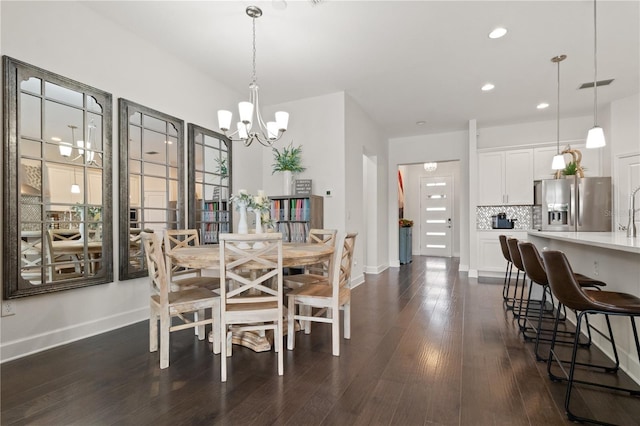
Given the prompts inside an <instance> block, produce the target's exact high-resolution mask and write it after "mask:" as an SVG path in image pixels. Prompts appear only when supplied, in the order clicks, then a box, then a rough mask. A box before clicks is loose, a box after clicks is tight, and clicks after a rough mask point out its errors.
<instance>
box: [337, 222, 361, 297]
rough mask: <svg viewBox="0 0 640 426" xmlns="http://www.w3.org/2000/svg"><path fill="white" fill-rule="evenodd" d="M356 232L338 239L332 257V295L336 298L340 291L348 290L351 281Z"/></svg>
mask: <svg viewBox="0 0 640 426" xmlns="http://www.w3.org/2000/svg"><path fill="white" fill-rule="evenodd" d="M357 235H358V233H357V232H351V233H348V234H346V235H345V236H344V237H341V238H338V248H337V249H336V251H335V252H334V257H333V259H334V260H333V275H332V280H331V283H332V285H333V293H334V294H333V295H334V297H337V295H338V293H339V292H340V289H344V288H349V287H350V286H349V284H350V281H351V266H352V265H353V251H354V249H355V246H356V236H357Z"/></svg>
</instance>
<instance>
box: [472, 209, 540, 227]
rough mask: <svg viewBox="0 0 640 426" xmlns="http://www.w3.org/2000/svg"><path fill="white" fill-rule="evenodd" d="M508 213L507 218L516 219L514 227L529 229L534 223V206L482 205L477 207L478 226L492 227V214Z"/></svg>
mask: <svg viewBox="0 0 640 426" xmlns="http://www.w3.org/2000/svg"><path fill="white" fill-rule="evenodd" d="M498 213H506V214H507V219H516V222H515V224H514V227H513V229H522V230H528V229H531V227H532V226H531V224H532V216H533V214H532V206H481V207H477V208H476V227H477V229H481V230H486V229H493V228H491V216H493V215H497V214H498Z"/></svg>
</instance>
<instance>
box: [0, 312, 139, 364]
mask: <svg viewBox="0 0 640 426" xmlns="http://www.w3.org/2000/svg"><path fill="white" fill-rule="evenodd" d="M148 319H149V307H144V308H140V309H135V310H132V311H128V312H121V313H118V314H116V315H112V316H108V317H103V318H98V319H96V320H94V321H87V322H84V323H81V324H74V325H71V326H68V327H64V328H59V329H57V330H53V331H49V332H47V333H42V334H38V335H34V336H29V337H26V338H24V339H16V340H12V341H10V342H5V343H3V344H2V345H0V363H4V362H7V361H11V360H14V359H17V358H22V357H24V356H27V355H31V354H34V353H37V352H42V351H44V350H47V349H51V348H55V347H56V346H61V345H66V344H67V343H71V342H75V341H77V340H81V339H86V338H87V337H91V336H95V335H97V334H101V333H106V332H107V331H111V330H115V329H117V328H121V327H124V326H127V325H130V324H134V323H136V322H140V321H144V320H148Z"/></svg>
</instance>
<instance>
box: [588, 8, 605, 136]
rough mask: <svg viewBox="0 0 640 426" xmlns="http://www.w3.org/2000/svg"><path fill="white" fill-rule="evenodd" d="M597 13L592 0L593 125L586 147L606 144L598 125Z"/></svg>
mask: <svg viewBox="0 0 640 426" xmlns="http://www.w3.org/2000/svg"><path fill="white" fill-rule="evenodd" d="M597 18H598V14H597V8H596V0H593V127H592V128H591V129H589V133H587V148H601V147H603V146H605V145H606V144H607V142H606V140H605V138H604V131H603V130H602V127H600V126H598V25H597V24H598V21H597Z"/></svg>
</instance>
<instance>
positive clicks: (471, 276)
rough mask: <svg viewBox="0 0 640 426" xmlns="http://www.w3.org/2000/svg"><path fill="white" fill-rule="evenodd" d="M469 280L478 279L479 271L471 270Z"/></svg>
mask: <svg viewBox="0 0 640 426" xmlns="http://www.w3.org/2000/svg"><path fill="white" fill-rule="evenodd" d="M469 278H478V270H477V269H469Z"/></svg>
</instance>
